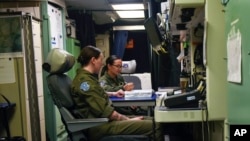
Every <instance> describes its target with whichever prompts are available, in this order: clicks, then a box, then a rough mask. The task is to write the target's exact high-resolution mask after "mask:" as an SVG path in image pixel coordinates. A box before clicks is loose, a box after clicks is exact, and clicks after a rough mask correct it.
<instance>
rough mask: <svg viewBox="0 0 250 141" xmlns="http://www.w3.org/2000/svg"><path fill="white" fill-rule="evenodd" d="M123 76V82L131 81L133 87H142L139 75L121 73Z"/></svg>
mask: <svg viewBox="0 0 250 141" xmlns="http://www.w3.org/2000/svg"><path fill="white" fill-rule="evenodd" d="M123 78H124V80H125V82H133V83H134V89H142V87H141V80H140V78H139V77H137V76H132V75H123Z"/></svg>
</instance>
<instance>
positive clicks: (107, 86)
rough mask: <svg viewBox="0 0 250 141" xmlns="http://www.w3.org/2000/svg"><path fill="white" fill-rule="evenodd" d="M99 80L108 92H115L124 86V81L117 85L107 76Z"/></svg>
mask: <svg viewBox="0 0 250 141" xmlns="http://www.w3.org/2000/svg"><path fill="white" fill-rule="evenodd" d="M99 82H100V85H101V87H102V88H103V89H104V90H105V91H107V92H115V91H118V90H120V89H122V90H123V86H124V82H122V81H121V82H120V83H119V84H118V85H117V84H115V83H112V82H111V81H110V80H108V79H105V78H100V80H99Z"/></svg>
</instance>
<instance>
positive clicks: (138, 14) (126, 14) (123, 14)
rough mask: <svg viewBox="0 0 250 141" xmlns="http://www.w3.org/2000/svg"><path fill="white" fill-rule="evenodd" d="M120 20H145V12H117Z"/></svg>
mask: <svg viewBox="0 0 250 141" xmlns="http://www.w3.org/2000/svg"><path fill="white" fill-rule="evenodd" d="M116 12H117V14H118V15H119V17H120V18H144V11H116Z"/></svg>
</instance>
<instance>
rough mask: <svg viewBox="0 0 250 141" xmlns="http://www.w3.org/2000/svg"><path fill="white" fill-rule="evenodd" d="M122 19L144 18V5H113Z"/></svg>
mask: <svg viewBox="0 0 250 141" xmlns="http://www.w3.org/2000/svg"><path fill="white" fill-rule="evenodd" d="M111 6H112V7H113V9H114V10H116V13H117V14H118V15H119V17H120V18H144V17H145V16H144V5H143V4H112V5H111Z"/></svg>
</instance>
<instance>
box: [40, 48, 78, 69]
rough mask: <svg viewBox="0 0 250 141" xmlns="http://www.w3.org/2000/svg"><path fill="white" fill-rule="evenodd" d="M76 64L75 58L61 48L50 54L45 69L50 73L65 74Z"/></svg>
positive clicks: (52, 50)
mask: <svg viewBox="0 0 250 141" xmlns="http://www.w3.org/2000/svg"><path fill="white" fill-rule="evenodd" d="M74 64H75V57H74V56H73V55H72V54H70V53H68V52H67V51H65V50H63V49H60V48H53V49H51V51H50V52H49V53H48V56H47V59H46V61H45V62H44V63H43V65H42V66H43V69H44V70H45V71H47V72H48V73H51V74H54V73H65V72H67V71H69V70H70V69H71V68H72V67H73V66H74Z"/></svg>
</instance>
